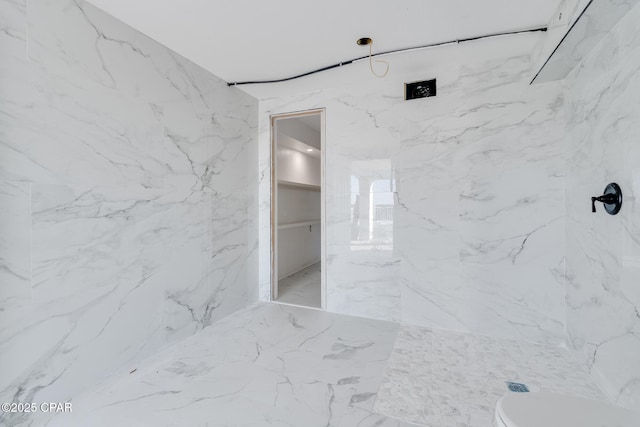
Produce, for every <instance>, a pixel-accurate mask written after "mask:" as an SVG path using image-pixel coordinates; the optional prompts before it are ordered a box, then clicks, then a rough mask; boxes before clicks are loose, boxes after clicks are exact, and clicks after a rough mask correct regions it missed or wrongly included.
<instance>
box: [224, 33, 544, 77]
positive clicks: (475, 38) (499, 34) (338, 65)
mask: <svg viewBox="0 0 640 427" xmlns="http://www.w3.org/2000/svg"><path fill="white" fill-rule="evenodd" d="M545 31H547V27H539V28H532V29H529V30H518V31H507V32H502V33H493V34H485V35H482V36H475V37H468V38H464V39H457V40H451V41H446V42H439V43H433V44H426V45H422V46H415V47H405V48H403V49H393V50H387V51H384V52H378V53H374V54H373V55H371V56H372V57H376V56H381V55H389V54H391V53H398V52H406V51H408V50H418V49H427V48H430V47H439V46H444V45H448V44H454V43H455V44H460V43H464V42H471V41H474V40H480V39H488V38H491V37H500V36H510V35H515V34H523V33H537V32H545ZM368 57H369V55H365V56H360V57H358V58H353V59H349V60H347V61H342V62H338V63H337V64H333V65H328V66H326V67H322V68H318V69H317V70H313V71H308V72H306V73H302V74H298V75H295V76H291V77H285V78H282V79H274V80H250V81H245V82H233V83H227V86H240V85H257V84H267V83H281V82H287V81H289V80H295V79H299V78H301V77H306V76H310V75H311V74H316V73H320V72H322V71H327V70H331V69H333V68H338V67H342V66H345V65H349V64H353V63H354V62H356V61H360V60H362V59H367V58H368Z"/></svg>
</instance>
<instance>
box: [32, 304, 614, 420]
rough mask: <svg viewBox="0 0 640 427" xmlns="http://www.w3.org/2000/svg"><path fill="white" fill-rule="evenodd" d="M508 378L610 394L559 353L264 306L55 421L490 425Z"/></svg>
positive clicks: (81, 400) (151, 362)
mask: <svg viewBox="0 0 640 427" xmlns="http://www.w3.org/2000/svg"><path fill="white" fill-rule="evenodd" d="M505 380H516V381H521V382H525V383H527V384H528V385H529V386H530V387H531V388H534V389H536V388H539V389H549V390H561V391H563V392H565V393H572V394H579V395H582V396H591V397H601V396H600V394H599V392H598V390H597V389H596V388H595V387H594V386H593V385H592V383H591V381H590V380H589V378H588V377H587V376H586V375H585V374H583V373H582V372H581V371H580V370H579V369H578V367H577V365H576V364H575V362H574V361H573V359H572V358H571V357H570V356H569V354H568V353H567V352H566V350H564V349H561V348H555V347H547V346H537V345H526V344H519V343H517V342H512V341H506V340H497V339H490V338H485V337H477V336H471V335H465V334H456V333H451V332H446V331H435V330H429V329H424V328H417V327H413V326H399V325H397V324H393V323H388V322H382V321H376V320H368V319H361V318H353V317H348V316H342V315H336V314H330V313H326V312H322V311H318V310H309V309H303V308H298V307H291V306H285V305H281V304H256V305H254V306H251V307H249V308H247V309H244V310H242V311H240V312H238V313H235V314H233V315H231V316H230V317H228V318H226V319H224V320H222V321H220V322H218V323H217V324H215V325H213V326H211V327H209V328H206V329H205V330H203V331H201V332H200V333H198V334H197V335H196V336H193V337H191V338H189V339H187V340H185V341H183V342H181V343H177V344H176V345H174V346H173V347H170V348H168V349H166V350H164V351H162V352H161V353H159V354H157V355H155V356H154V357H153V358H151V359H148V360H147V361H146V362H145V363H144V364H141V365H140V366H137V370H136V371H135V372H133V373H132V374H122V375H121V376H119V377H115V378H112V379H111V380H110V381H109V382H107V383H105V384H102V385H101V386H99V387H97V388H95V389H94V390H92V391H90V392H87V393H85V394H83V395H81V396H79V397H77V398H76V399H73V412H72V413H71V414H60V415H58V416H57V417H56V418H54V419H52V420H50V423H49V424H47V425H54V426H410V425H416V424H417V425H429V426H437V427H442V426H482V427H488V426H491V417H492V412H493V408H494V405H495V401H496V400H497V398H498V397H499V396H500V395H502V393H504V391H505V390H506V387H505V385H504V381H505ZM40 421H42V420H39V421H38V422H37V423H34V424H33V425H40ZM410 422H414V423H415V424H411V423H410Z"/></svg>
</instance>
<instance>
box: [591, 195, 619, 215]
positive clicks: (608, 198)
mask: <svg viewBox="0 0 640 427" xmlns="http://www.w3.org/2000/svg"><path fill="white" fill-rule="evenodd" d="M617 200H618V196H616V195H615V194H603V195H602V196H598V197H592V198H591V212H595V211H596V202H601V203H604V204H605V205H611V204H614V203H616V201H617Z"/></svg>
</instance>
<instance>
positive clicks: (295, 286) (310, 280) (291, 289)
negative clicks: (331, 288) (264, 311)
mask: <svg viewBox="0 0 640 427" xmlns="http://www.w3.org/2000/svg"><path fill="white" fill-rule="evenodd" d="M321 286H322V285H321V282H320V263H319V262H317V263H315V264H313V265H310V266H309V267H307V268H305V269H304V270H300V271H298V272H297V273H293V274H292V275H291V276H287V277H285V278H284V279H281V280H280V281H279V282H278V302H284V303H287V304H295V305H302V306H305V307H315V308H320V306H321V304H320V287H321Z"/></svg>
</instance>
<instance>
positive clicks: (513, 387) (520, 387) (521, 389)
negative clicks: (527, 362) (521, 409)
mask: <svg viewBox="0 0 640 427" xmlns="http://www.w3.org/2000/svg"><path fill="white" fill-rule="evenodd" d="M505 384H507V388H508V389H509V390H510V391H513V392H515V393H528V392H529V387H527V386H526V385H525V384H521V383H512V382H510V381H505Z"/></svg>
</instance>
